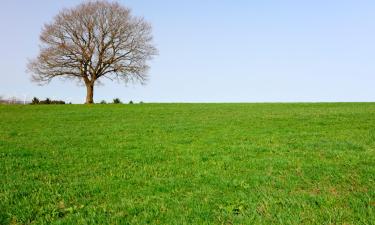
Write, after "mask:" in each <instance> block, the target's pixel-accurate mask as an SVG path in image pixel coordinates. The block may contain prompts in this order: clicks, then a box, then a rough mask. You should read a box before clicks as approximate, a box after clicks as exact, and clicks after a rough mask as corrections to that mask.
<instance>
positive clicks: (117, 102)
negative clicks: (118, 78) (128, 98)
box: [113, 98, 122, 104]
mask: <svg viewBox="0 0 375 225" xmlns="http://www.w3.org/2000/svg"><path fill="white" fill-rule="evenodd" d="M121 103H122V102H121V100H120V99H119V98H115V99H113V104H121Z"/></svg>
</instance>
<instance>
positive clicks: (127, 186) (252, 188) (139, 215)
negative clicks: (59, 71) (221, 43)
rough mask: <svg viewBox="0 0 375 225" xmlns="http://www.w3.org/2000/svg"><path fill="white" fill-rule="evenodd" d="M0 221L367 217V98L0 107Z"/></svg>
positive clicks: (371, 127) (374, 177) (371, 157)
mask: <svg viewBox="0 0 375 225" xmlns="http://www.w3.org/2000/svg"><path fill="white" fill-rule="evenodd" d="M0 178H1V179H0V224H8V223H20V224H28V223H34V224H47V223H53V224H94V223H96V224H144V223H152V224H202V223H204V224H374V221H375V103H335V104H142V105H94V106H86V105H64V106H0Z"/></svg>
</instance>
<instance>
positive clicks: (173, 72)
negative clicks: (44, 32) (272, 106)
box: [0, 0, 375, 103]
mask: <svg viewBox="0 0 375 225" xmlns="http://www.w3.org/2000/svg"><path fill="white" fill-rule="evenodd" d="M80 2H81V1H79V0H58V1H51V0H49V1H46V0H30V1H28V0H2V1H1V7H0V28H1V33H0V68H1V69H0V78H1V81H0V95H3V96H10V95H15V96H18V97H22V96H23V95H28V96H29V97H31V96H37V97H40V98H45V97H53V98H57V99H63V100H67V101H73V102H75V103H82V102H84V98H85V91H86V90H85V88H84V87H80V86H77V85H76V84H75V83H74V82H68V81H65V82H62V81H59V80H56V81H54V82H52V83H51V84H50V85H48V86H42V87H40V86H37V85H36V84H34V83H31V82H30V77H29V75H28V74H26V72H25V70H26V63H27V58H32V57H35V56H36V55H37V53H38V43H39V33H40V31H41V27H42V25H43V24H44V23H46V22H49V21H51V20H52V18H53V16H54V15H55V14H57V13H58V12H59V10H61V9H62V8H63V7H71V6H74V5H77V4H78V3H80ZM120 2H121V3H123V4H124V5H125V6H128V7H130V8H132V9H133V13H134V14H135V15H138V16H144V17H145V18H146V20H148V21H149V22H151V23H152V25H153V28H154V32H153V33H154V37H155V44H156V46H157V47H158V49H159V52H160V54H159V56H157V57H156V58H155V59H154V60H153V61H152V62H151V70H150V72H149V75H150V80H149V83H148V84H147V85H145V86H140V85H127V86H126V85H124V84H118V83H111V82H105V85H104V86H100V87H97V88H96V92H95V100H96V101H100V100H102V99H105V100H111V99H113V98H114V97H119V98H121V99H122V100H123V101H129V100H134V101H145V102H280V101H281V102H301V101H303V102H308V101H313V102H316V101H375V13H374V12H375V1H373V0H368V1H366V0H364V1H362V0H351V1H346V0H329V1H328V0H314V1H312V0H311V1H309V0H306V1H301V0H295V1H292V0H283V1H281V0H262V1H251V0H237V1H230V0H189V1H182V0H158V1H151V0H148V1H146V0H128V1H126V0H121V1H120Z"/></svg>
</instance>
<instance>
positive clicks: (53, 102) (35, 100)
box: [31, 97, 65, 105]
mask: <svg viewBox="0 0 375 225" xmlns="http://www.w3.org/2000/svg"><path fill="white" fill-rule="evenodd" d="M31 104H32V105H64V104H65V101H62V100H51V99H49V98H46V99H45V100H39V99H38V98H37V97H34V98H33V99H32V100H31Z"/></svg>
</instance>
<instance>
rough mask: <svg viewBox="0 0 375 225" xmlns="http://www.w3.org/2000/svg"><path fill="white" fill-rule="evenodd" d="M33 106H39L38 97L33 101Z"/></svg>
mask: <svg viewBox="0 0 375 225" xmlns="http://www.w3.org/2000/svg"><path fill="white" fill-rule="evenodd" d="M31 104H32V105H38V104H39V99H38V98H37V97H34V98H33V99H32V100H31Z"/></svg>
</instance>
